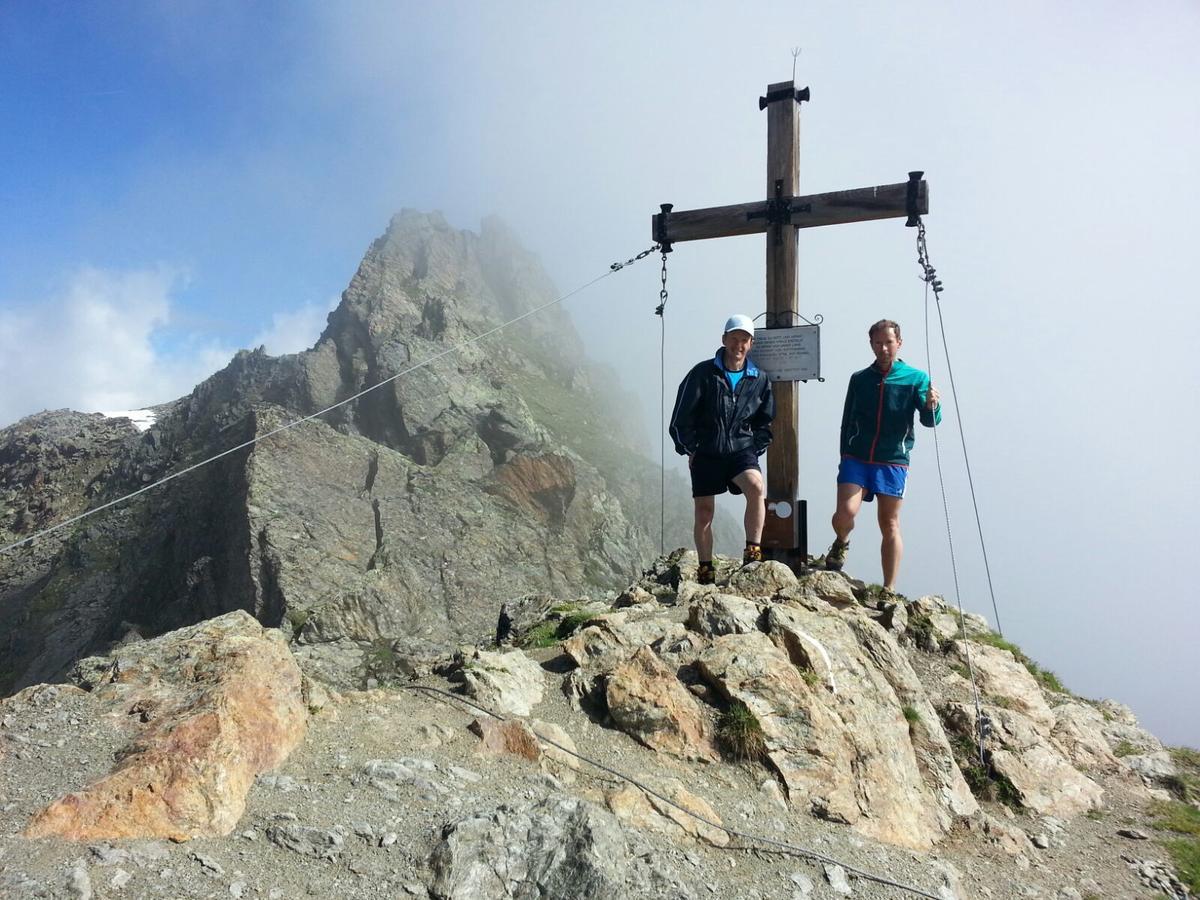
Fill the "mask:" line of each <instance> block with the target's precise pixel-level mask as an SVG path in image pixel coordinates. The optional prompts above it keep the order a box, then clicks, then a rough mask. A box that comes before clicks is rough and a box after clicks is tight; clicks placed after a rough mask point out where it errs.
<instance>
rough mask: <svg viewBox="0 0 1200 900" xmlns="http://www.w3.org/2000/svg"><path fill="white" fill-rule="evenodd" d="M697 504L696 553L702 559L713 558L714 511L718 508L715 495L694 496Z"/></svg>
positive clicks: (694, 529) (694, 530) (693, 533)
mask: <svg viewBox="0 0 1200 900" xmlns="http://www.w3.org/2000/svg"><path fill="white" fill-rule="evenodd" d="M692 499H693V501H694V502H695V504H696V521H695V525H694V527H693V529H692V535H693V537H695V539H696V553H697V555H699V557H700V558H701V559H712V549H713V534H712V520H713V512H714V511H715V510H716V508H717V501H716V498H715V497H693V498H692Z"/></svg>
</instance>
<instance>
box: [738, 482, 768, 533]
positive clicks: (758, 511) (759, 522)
mask: <svg viewBox="0 0 1200 900" xmlns="http://www.w3.org/2000/svg"><path fill="white" fill-rule="evenodd" d="M733 483H734V484H736V485H737V486H738V487H740V488H741V489H742V493H743V494H745V495H746V516H745V519H744V521H745V525H746V540H747V542H749V543H751V544H757V543H760V542H761V541H762V530H763V521H764V520H765V519H766V518H767V509H766V506H764V505H763V497H764V496H765V495H766V489H765V488H764V487H763V477H762V472H760V471H758V469H747V470H746V471H744V472H738V473H737V475H735V476H733Z"/></svg>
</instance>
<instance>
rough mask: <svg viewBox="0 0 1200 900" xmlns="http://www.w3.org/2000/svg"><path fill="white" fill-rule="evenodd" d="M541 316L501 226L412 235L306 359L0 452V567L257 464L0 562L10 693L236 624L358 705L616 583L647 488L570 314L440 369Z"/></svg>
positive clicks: (405, 230) (525, 270) (522, 261)
mask: <svg viewBox="0 0 1200 900" xmlns="http://www.w3.org/2000/svg"><path fill="white" fill-rule="evenodd" d="M556 293H557V292H556V290H555V289H554V287H553V286H552V285H551V284H550V282H549V280H548V278H547V276H546V275H545V273H544V272H543V271H542V270H541V268H540V266H539V265H538V263H537V261H536V260H535V258H534V257H533V256H531V255H530V254H529V253H528V252H526V251H525V250H523V249H522V248H521V247H520V246H519V245H518V243H517V242H516V239H515V238H514V237H513V236H512V234H511V233H510V232H509V231H508V230H507V229H506V228H505V227H504V226H503V225H501V224H499V223H498V222H496V221H486V222H485V223H484V225H483V228H482V230H481V232H480V233H479V234H474V233H470V232H460V231H458V230H456V229H453V228H451V227H450V226H449V225H447V223H446V222H445V221H444V220H443V219H442V217H441V216H440V215H438V214H422V213H418V212H413V211H406V212H403V213H401V214H400V215H398V216H396V217H395V218H394V219H393V221H392V222H391V224H390V226H389V228H388V230H387V232H386V234H384V235H383V236H382V237H380V238H379V239H378V240H377V241H375V243H374V244H373V245H372V246H371V248H370V249H369V250H368V252H367V254H366V256H365V257H364V259H363V261H362V263H361V265H360V266H359V269H358V271H357V273H356V274H355V275H354V278H353V279H352V280H351V282H350V285H349V287H348V288H347V289H346V291H345V292H344V294H343V296H342V302H341V303H340V305H339V306H338V307H337V309H336V310H334V311H333V312H332V313H331V314H330V316H329V321H328V326H327V327H326V329H325V331H324V333H323V334H322V335H321V337H320V339H319V340H318V341H317V343H316V345H315V346H314V347H313V348H312V349H311V350H308V351H305V352H303V353H299V354H294V355H290V356H284V357H279V358H273V357H270V356H268V355H266V354H265V352H263V351H262V349H261V348H260V349H259V350H255V351H251V352H247V351H243V352H240V353H238V355H237V356H236V357H235V358H234V359H233V360H232V361H231V362H230V363H229V365H228V366H227V367H226V368H225V369H223V370H222V371H220V372H218V373H216V374H215V375H213V376H212V377H211V378H209V379H208V380H207V381H205V382H204V383H202V384H201V385H199V386H198V387H197V388H196V389H195V390H194V391H193V392H192V393H191V394H190V395H189V396H187V397H184V398H182V399H180V400H178V401H175V402H174V403H171V404H166V405H164V406H163V407H160V408H158V409H157V412H158V420H157V422H156V423H155V425H154V426H153V427H152V428H150V430H148V431H146V432H145V433H139V432H138V431H136V430H135V429H134V428H133V426H132V425H131V424H130V423H129V422H128V421H127V420H119V419H113V420H109V419H105V418H103V417H101V416H95V415H82V414H78V413H70V412H60V413H47V414H40V415H38V416H33V417H30V418H29V419H26V420H23V421H22V422H20V423H17V424H16V425H14V426H10V427H9V428H6V429H3V430H0V542H3V543H8V542H10V541H15V540H20V539H21V538H22V537H24V536H27V535H30V534H33V533H35V532H36V531H37V530H39V529H41V528H44V527H46V526H47V525H50V524H53V523H55V522H58V521H62V520H63V519H64V518H66V517H68V516H70V515H72V514H77V513H79V512H83V511H84V510H86V509H88V508H91V507H95V506H97V505H99V504H101V503H103V502H106V501H109V500H112V499H115V498H117V497H120V496H123V495H125V494H126V493H129V492H131V491H133V490H136V489H138V488H140V487H143V486H145V485H147V484H150V483H153V482H155V481H157V480H158V479H161V478H163V477H164V476H166V475H168V474H171V473H174V472H178V471H179V470H181V469H183V468H184V467H186V466H187V465H190V464H193V463H195V462H198V461H200V460H202V459H205V458H207V457H210V456H212V455H215V454H217V453H220V452H222V451H225V450H228V449H229V448H232V447H237V446H238V445H239V444H243V443H244V442H248V441H251V440H255V439H257V441H258V442H257V443H255V444H254V445H253V446H246V447H244V448H242V449H239V450H236V451H234V452H232V453H230V454H229V455H227V456H225V457H223V458H221V459H219V460H217V461H216V462H213V463H211V464H209V465H207V466H205V467H204V468H202V469H200V470H197V471H195V472H192V473H190V474H188V475H186V476H184V477H181V478H178V479H175V480H173V481H171V482H170V483H168V484H166V485H164V486H163V487H161V488H157V489H155V490H153V491H151V492H148V493H146V494H144V495H142V496H141V497H139V498H137V499H135V500H133V501H131V502H129V503H127V504H123V505H120V506H118V507H115V508H113V509H110V510H106V511H105V512H103V513H101V514H99V515H96V516H94V517H92V518H90V519H88V520H87V521H85V522H83V523H80V524H79V525H78V526H77V527H74V528H72V529H69V530H68V531H67V532H66V533H65V534H64V535H63V536H62V537H59V536H55V537H50V538H46V539H42V540H39V541H36V542H34V543H33V544H32V545H27V546H25V547H22V548H20V549H18V550H16V551H12V552H10V553H8V554H5V556H4V557H3V558H0V616H3V618H4V620H5V621H6V622H8V623H13V625H14V627H13V629H12V630H11V632H10V634H9V636H8V639H7V640H6V641H4V642H3V644H0V694H3V693H7V692H8V691H11V690H13V689H16V688H19V687H21V686H23V685H26V684H30V683H34V682H38V681H46V680H51V679H54V678H56V677H61V676H62V675H63V673H64V672H65V671H66V670H67V669H68V668H69V667H70V665H71V664H72V663H73V662H74V661H75V660H76V659H79V658H81V657H83V656H86V655H88V654H91V653H97V652H104V651H105V650H107V649H108V648H109V647H111V646H112V645H113V644H114V643H117V642H120V641H124V640H132V639H137V638H139V637H145V636H151V635H155V634H161V633H163V632H165V631H169V630H171V629H173V628H178V627H181V626H184V625H187V624H191V623H194V622H197V621H201V620H204V619H207V618H211V617H213V616H217V615H221V614H223V613H226V612H229V611H232V610H235V609H242V610H246V611H247V612H250V613H251V614H252V615H253V616H254V617H255V618H257V619H258V620H259V621H260V622H261V623H263V624H264V625H267V626H271V627H279V628H282V629H283V630H284V631H285V632H286V633H288V634H289V636H290V637H291V638H292V639H293V640H294V641H295V642H296V643H297V645H298V648H299V651H298V655H299V658H300V659H301V662H302V664H303V665H304V666H305V667H306V668H307V669H308V670H309V671H312V672H316V673H318V674H320V675H321V676H322V677H323V678H324V679H326V680H328V681H331V682H333V683H336V684H339V685H341V686H343V687H351V686H361V684H363V683H364V681H365V679H366V678H367V677H371V676H375V677H377V678H385V677H387V676H388V675H392V674H396V673H397V671H400V672H404V671H405V668H406V667H407V666H409V665H411V662H412V660H413V659H414V658H419V657H422V656H428V655H429V654H431V653H436V652H440V651H443V650H445V649H448V648H451V647H453V646H454V645H455V644H457V643H458V642H460V641H463V640H467V641H474V640H476V639H479V638H481V637H483V636H485V635H488V634H490V633H491V630H492V629H493V628H494V626H495V621H496V616H497V612H498V608H499V604H500V602H502V601H505V600H512V599H513V598H518V597H523V596H528V595H532V594H537V593H541V594H546V593H553V594H557V595H564V594H566V595H578V593H579V592H580V591H584V590H589V589H590V590H600V589H606V588H611V587H615V586H618V585H621V584H624V583H627V582H628V579H629V578H630V577H631V576H632V575H633V574H634V573H635V572H636V571H637V570H638V568H639V567H640V565H641V564H642V561H643V560H644V559H646V558H649V556H650V555H651V549H652V547H653V538H652V536H651V535H652V534H653V535H654V537H655V538H656V537H657V519H658V508H657V507H658V504H657V497H658V494H659V491H658V481H657V479H658V474H657V472H655V471H654V467H653V466H648V465H646V464H645V462H644V461H643V460H642V458H641V457H640V455H639V451H638V450H637V449H636V444H637V438H638V435H637V429H636V428H635V427H634V421H635V418H636V417H634V416H631V415H630V414H629V412H628V409H629V407H630V405H631V404H632V403H633V401H632V400H631V399H630V398H628V397H625V396H623V395H621V393H620V390H619V388H617V387H615V379H614V377H613V375H612V373H611V372H607V371H605V370H602V369H600V368H598V367H597V366H595V365H593V364H591V363H588V362H587V361H586V360H585V358H584V355H583V348H582V344H581V342H580V340H579V338H578V336H577V335H576V333H575V331H574V329H573V328H572V326H571V324H570V321H569V320H568V319H567V317H566V314H565V312H564V311H563V310H562V308H561V307H551V308H549V309H546V310H544V311H542V312H540V313H539V314H538V315H537V316H533V317H530V318H529V319H527V320H525V321H523V322H522V323H521V324H520V325H519V326H518V327H517V328H514V329H512V330H510V331H505V332H501V333H498V334H495V335H493V336H490V337H488V338H486V339H484V340H482V341H479V342H476V343H472V344H470V345H468V346H465V347H463V348H462V349H461V350H457V351H455V352H453V353H448V352H447V351H448V350H450V348H452V347H455V346H457V345H459V344H461V343H462V342H464V341H466V340H467V339H469V338H471V337H473V336H475V335H478V334H481V333H483V332H485V331H488V330H490V329H492V328H494V327H495V326H496V325H497V324H499V323H500V322H503V321H506V320H508V319H510V318H512V317H514V316H517V315H520V314H521V313H524V312H528V311H530V310H532V309H534V308H535V307H537V306H540V305H542V304H545V303H547V302H548V301H550V300H552V299H553V298H554V297H555V296H556ZM364 391H365V392H366V393H362V395H361V396H359V397H358V398H357V399H355V400H353V401H352V402H349V403H347V404H346V405H344V406H340V407H338V408H337V409H334V410H332V411H330V412H327V413H325V414H323V415H320V416H318V417H317V418H314V419H313V420H311V421H307V422H304V423H303V424H301V425H298V426H296V427H293V428H288V429H286V430H280V429H281V428H283V427H284V426H285V425H288V424H289V423H291V422H295V421H296V420H298V419H300V418H302V417H304V416H308V415H312V414H314V413H317V412H320V411H321V410H325V409H327V408H329V407H331V406H333V405H334V404H337V403H339V402H341V401H343V400H346V399H347V398H349V397H353V396H355V395H358V394H360V393H361V392H364ZM680 488H681V485H680V484H679V483H678V480H676V482H674V483H673V484H672V494H671V503H670V506H669V510H668V514H669V519H670V524H671V527H672V529H673V530H674V531H677V532H679V533H680V534H682V533H684V529H686V528H687V527H689V525H690V522H689V521H688V520H689V516H688V510H689V508H690V504H688V503H687V499H686V493H685V492H684V491H683V490H681V489H680ZM501 573H502V575H503V577H500V575H501Z"/></svg>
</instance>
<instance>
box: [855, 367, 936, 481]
mask: <svg viewBox="0 0 1200 900" xmlns="http://www.w3.org/2000/svg"><path fill="white" fill-rule="evenodd" d="M928 397H929V376H928V375H927V374H925V373H924V372H922V371H921V370H920V369H914V368H913V367H912V366H910V365H908V363H906V362H905V361H904V360H902V359H897V360H896V361H895V362H893V363H892V368H891V369H890V370H889V371H888V373H887V375H886V376H885V375H884V374H883V373H882V372H880V371H879V369H877V368H875V366H874V365H870V366H868V367H867V368H865V369H863V370H862V371H861V372H855V373H854V374H853V375H851V376H850V385H849V387H847V388H846V408H845V410H844V411H843V412H842V440H841V452H842V456H852V457H854V458H855V459H860V460H862V461H863V462H870V463H888V464H891V465H901V466H907V465H908V454H909V451H911V450H912V448H913V443H914V442H915V441H916V435H915V434H914V433H913V413H916V414H917V415H918V416H919V417H920V420H921V424H922V425H924V426H925V427H926V428H933V427H934V426H935V425H939V424H941V421H942V406H941V404H940V403H939V404H938V405H937V406H936V407H935V408H934V409H933V410H926V409H925V401H926V399H927V398H928Z"/></svg>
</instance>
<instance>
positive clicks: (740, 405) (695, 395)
mask: <svg viewBox="0 0 1200 900" xmlns="http://www.w3.org/2000/svg"><path fill="white" fill-rule="evenodd" d="M723 354H724V350H723V349H718V350H717V354H716V356H714V357H713V358H712V359H706V360H704V361H703V362H700V363H697V364H696V365H694V366H692V370H691V371H690V372H688V373H687V377H686V378H684V379H683V381H682V383H680V385H679V391H678V393H677V394H676V395H675V408H674V410H672V412H671V427H670V429H669V433H670V435H671V440H673V441H674V442H675V452H676V453H679V454H681V455H687V454H689V453H702V454H704V455H706V456H728V455H729V454H731V453H737V452H738V451H740V450H753V451H754V452H755V453H756V454H758V455H760V456H761V455H762V454H763V453H764V452H765V451H766V449H767V445H768V444H770V443H771V436H772V435H771V420H772V419H774V418H775V397H774V395H773V394H772V393H771V382H770V381H769V380H768V379H767V373H766V372H764V371H762V370H761V369H759V368H758V366H756V365H755V364H754V362H753V360H751V359H750V358H749V357H747V359H746V368H745V374H743V375H742V378H741V380H740V381H738V386H737V390H731V389H730V387H729V379H728V378H727V377H726V376H725V365H724V362H723Z"/></svg>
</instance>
